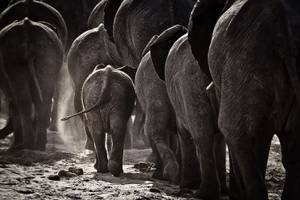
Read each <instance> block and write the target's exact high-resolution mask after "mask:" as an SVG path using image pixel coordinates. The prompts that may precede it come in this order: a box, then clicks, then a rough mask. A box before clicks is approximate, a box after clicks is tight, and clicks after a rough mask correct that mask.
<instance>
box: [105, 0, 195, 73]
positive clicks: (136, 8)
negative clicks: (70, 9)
mask: <svg viewBox="0 0 300 200" xmlns="http://www.w3.org/2000/svg"><path fill="white" fill-rule="evenodd" d="M119 1H121V0H119ZM115 2H116V1H115ZM194 2H195V1H194V0H175V1H171V0H165V1H161V0H152V1H148V0H124V1H123V2H122V3H121V5H120V7H119V9H118V10H117V12H116V15H115V18H114V21H113V30H110V29H109V28H108V27H107V26H106V28H107V29H109V30H108V32H109V33H110V37H111V38H112V39H113V40H114V42H115V43H116V46H117V50H118V51H119V54H120V55H121V59H122V63H123V65H129V66H131V67H133V68H137V67H138V65H139V62H140V60H141V59H142V52H143V50H144V48H145V46H146V44H147V43H148V42H149V40H150V39H151V37H152V36H154V35H159V34H160V33H161V32H163V31H164V30H165V29H167V28H169V27H171V26H173V25H175V24H181V25H187V24H188V19H189V15H190V12H191V9H192V7H193V4H194ZM107 12H109V11H107ZM105 24H107V23H106V22H105Z"/></svg>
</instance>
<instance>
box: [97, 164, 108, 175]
mask: <svg viewBox="0 0 300 200" xmlns="http://www.w3.org/2000/svg"><path fill="white" fill-rule="evenodd" d="M94 168H95V169H96V170H97V172H98V173H107V172H108V169H107V165H103V166H101V165H100V164H98V162H96V163H95V164H94Z"/></svg>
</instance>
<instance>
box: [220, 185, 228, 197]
mask: <svg viewBox="0 0 300 200" xmlns="http://www.w3.org/2000/svg"><path fill="white" fill-rule="evenodd" d="M221 195H222V196H228V195H229V190H228V187H227V185H226V184H225V185H222V186H221Z"/></svg>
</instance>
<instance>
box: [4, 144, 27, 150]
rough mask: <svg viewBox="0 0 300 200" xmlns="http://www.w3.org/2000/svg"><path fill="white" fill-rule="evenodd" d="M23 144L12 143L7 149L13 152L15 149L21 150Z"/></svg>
mask: <svg viewBox="0 0 300 200" xmlns="http://www.w3.org/2000/svg"><path fill="white" fill-rule="evenodd" d="M23 149H24V147H23V144H19V143H13V144H12V145H11V146H10V147H9V149H8V150H7V151H8V152H15V151H20V150H23Z"/></svg>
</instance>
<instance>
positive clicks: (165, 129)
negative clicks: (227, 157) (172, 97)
mask: <svg viewBox="0 0 300 200" xmlns="http://www.w3.org/2000/svg"><path fill="white" fill-rule="evenodd" d="M135 92H136V95H137V99H138V101H139V103H140V105H141V108H142V110H143V112H144V113H145V124H144V131H145V132H146V135H148V137H149V139H150V144H151V148H152V151H153V153H154V154H155V155H156V156H157V158H158V163H156V169H157V170H156V172H155V173H154V175H153V176H154V177H155V178H160V179H166V180H169V181H171V182H172V183H178V181H179V173H180V168H179V165H178V162H177V160H176V156H175V152H173V150H172V149H171V148H170V145H169V144H168V143H169V138H170V136H171V135H172V134H176V121H175V114H174V111H173V109H172V106H171V104H170V101H169V98H168V94H167V90H166V86H165V83H164V82H163V81H162V80H160V78H159V77H158V75H157V73H156V71H155V69H154V66H153V63H152V60H151V56H150V52H148V53H147V54H146V55H145V56H144V57H143V58H142V60H141V62H140V65H139V66H138V69H137V73H136V76H135Z"/></svg>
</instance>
